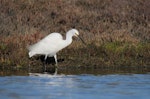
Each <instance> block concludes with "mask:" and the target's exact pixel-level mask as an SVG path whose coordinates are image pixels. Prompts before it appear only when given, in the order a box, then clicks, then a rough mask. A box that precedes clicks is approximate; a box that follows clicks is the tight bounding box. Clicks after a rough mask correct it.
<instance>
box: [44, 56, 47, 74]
mask: <svg viewBox="0 0 150 99" xmlns="http://www.w3.org/2000/svg"><path fill="white" fill-rule="evenodd" d="M46 59H47V55H45V58H44V73H45V72H46Z"/></svg>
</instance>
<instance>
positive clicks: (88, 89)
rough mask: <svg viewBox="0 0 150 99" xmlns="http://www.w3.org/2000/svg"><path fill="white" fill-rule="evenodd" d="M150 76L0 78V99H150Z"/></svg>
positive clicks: (110, 75)
mask: <svg viewBox="0 0 150 99" xmlns="http://www.w3.org/2000/svg"><path fill="white" fill-rule="evenodd" d="M149 97H150V74H122V75H120V74H109V75H88V74H82V75H55V76H54V75H48V74H40V75H38V76H34V75H30V76H3V77H0V99H100V98H101V99H133V98H136V99H149Z"/></svg>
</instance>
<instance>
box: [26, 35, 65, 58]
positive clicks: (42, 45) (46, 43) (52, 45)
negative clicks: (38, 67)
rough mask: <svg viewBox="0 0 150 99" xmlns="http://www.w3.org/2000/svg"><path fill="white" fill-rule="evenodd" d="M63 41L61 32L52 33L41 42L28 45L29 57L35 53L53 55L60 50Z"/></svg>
mask: <svg viewBox="0 0 150 99" xmlns="http://www.w3.org/2000/svg"><path fill="white" fill-rule="evenodd" d="M62 42H63V37H62V35H61V34H59V33H51V34H49V35H48V36H46V37H45V38H43V39H42V40H40V41H39V42H37V43H35V44H33V45H31V46H29V47H28V49H29V57H32V56H34V55H35V54H44V55H52V56H53V54H56V52H57V51H59V49H60V47H61V45H62Z"/></svg>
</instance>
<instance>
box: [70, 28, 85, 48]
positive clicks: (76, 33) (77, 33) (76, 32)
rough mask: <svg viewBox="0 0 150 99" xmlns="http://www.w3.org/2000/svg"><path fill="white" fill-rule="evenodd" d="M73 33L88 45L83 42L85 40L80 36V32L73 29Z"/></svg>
mask: <svg viewBox="0 0 150 99" xmlns="http://www.w3.org/2000/svg"><path fill="white" fill-rule="evenodd" d="M71 31H72V33H73V36H75V37H77V38H79V39H80V40H81V41H82V42H83V43H84V44H85V45H86V43H85V42H84V41H83V39H82V38H81V37H80V36H79V31H78V30H76V29H72V30H71Z"/></svg>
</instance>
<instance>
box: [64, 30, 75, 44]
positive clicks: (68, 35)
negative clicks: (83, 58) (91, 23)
mask: <svg viewBox="0 0 150 99" xmlns="http://www.w3.org/2000/svg"><path fill="white" fill-rule="evenodd" d="M72 36H73V35H72V34H71V33H69V32H68V33H67V34H66V40H65V42H66V43H67V44H68V45H69V44H71V43H72Z"/></svg>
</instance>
